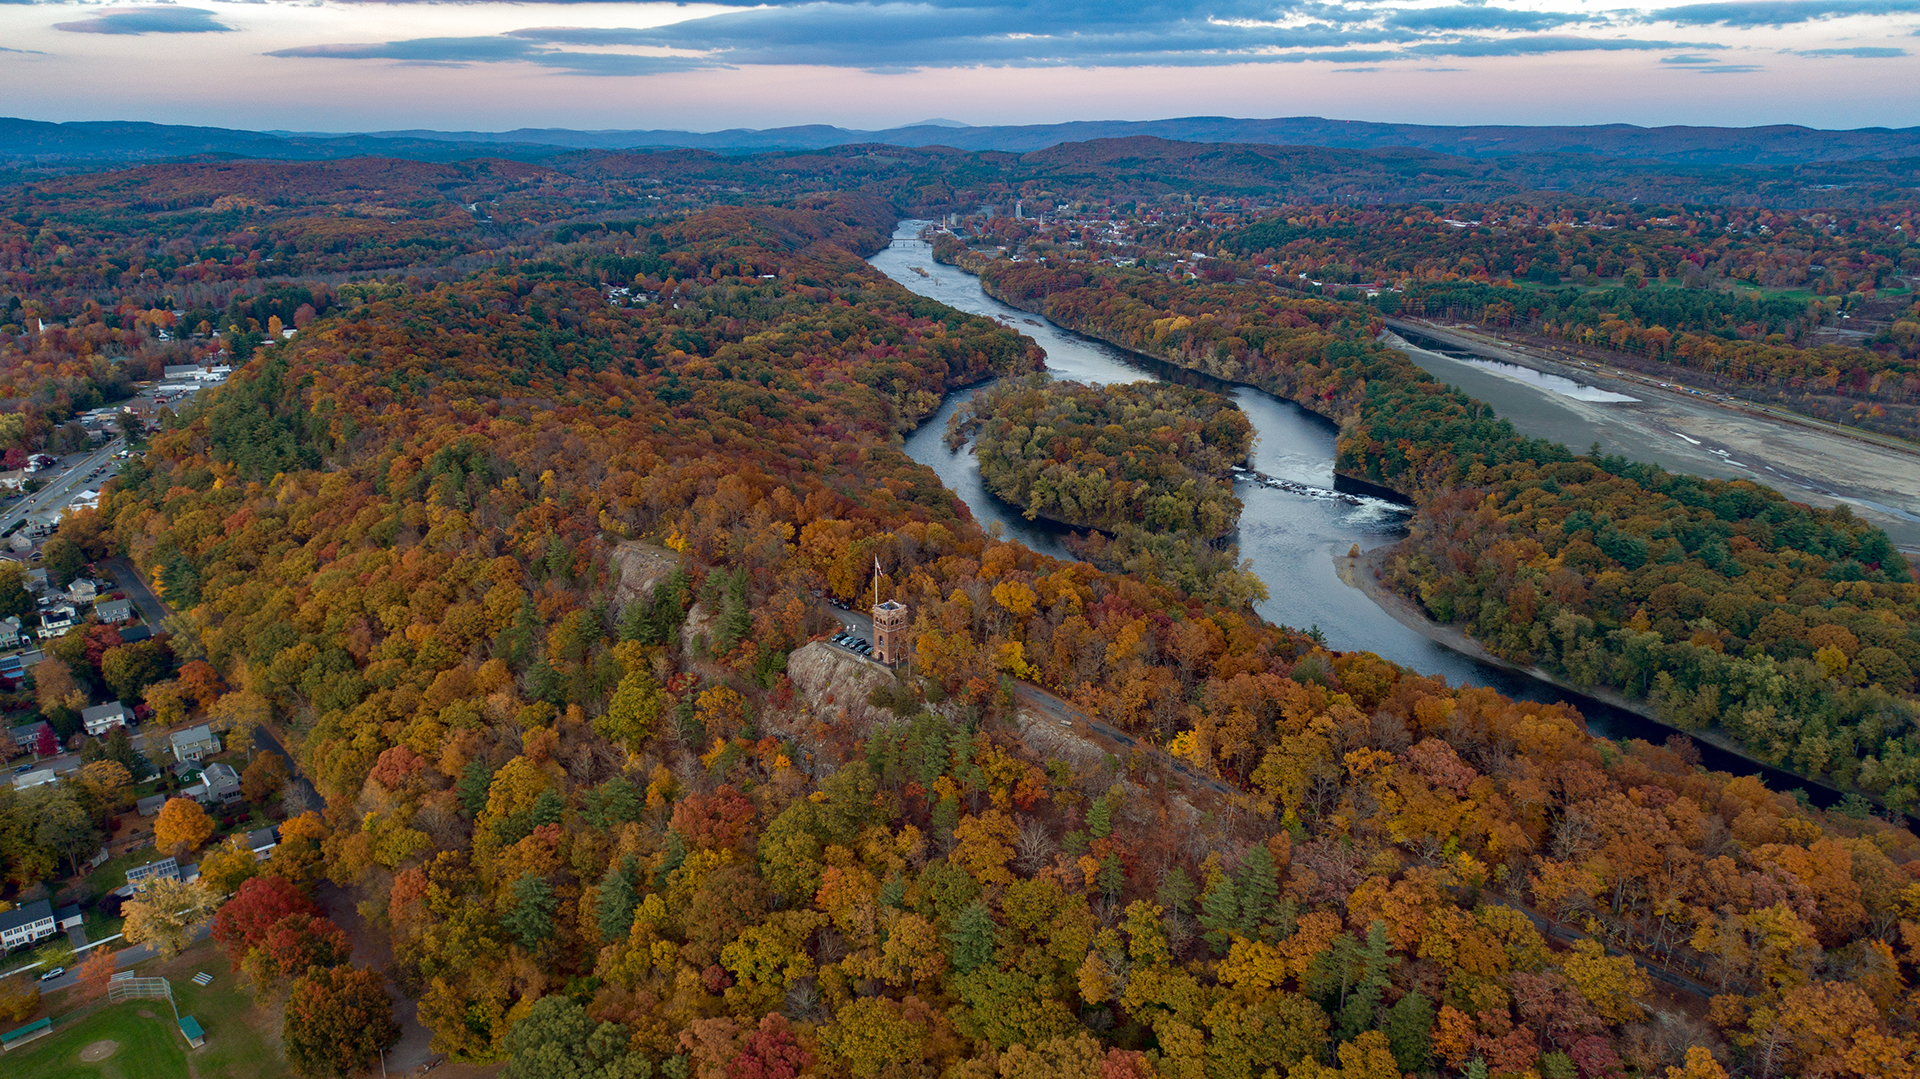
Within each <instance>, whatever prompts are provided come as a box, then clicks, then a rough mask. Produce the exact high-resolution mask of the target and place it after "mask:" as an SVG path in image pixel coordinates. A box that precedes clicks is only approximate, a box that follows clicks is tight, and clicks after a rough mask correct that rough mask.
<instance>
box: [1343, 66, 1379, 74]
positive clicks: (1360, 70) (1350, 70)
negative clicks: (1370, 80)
mask: <svg viewBox="0 0 1920 1079" xmlns="http://www.w3.org/2000/svg"><path fill="white" fill-rule="evenodd" d="M1378 70H1380V69H1379V68H1377V67H1336V68H1334V69H1333V73H1334V74H1335V75H1371V74H1373V73H1374V72H1376V71H1378Z"/></svg>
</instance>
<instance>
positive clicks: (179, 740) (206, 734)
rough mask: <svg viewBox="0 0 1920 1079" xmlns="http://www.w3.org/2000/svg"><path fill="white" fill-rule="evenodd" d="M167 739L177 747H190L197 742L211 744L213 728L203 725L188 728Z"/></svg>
mask: <svg viewBox="0 0 1920 1079" xmlns="http://www.w3.org/2000/svg"><path fill="white" fill-rule="evenodd" d="M167 739H168V741H171V742H172V743H173V744H174V745H176V746H190V745H193V744H194V743H196V742H211V741H213V728H211V727H209V726H207V725H206V724H205V723H202V724H200V725H199V726H198V727H188V728H187V729H186V730H184V731H174V732H173V733H172V734H170V735H168V736H167Z"/></svg>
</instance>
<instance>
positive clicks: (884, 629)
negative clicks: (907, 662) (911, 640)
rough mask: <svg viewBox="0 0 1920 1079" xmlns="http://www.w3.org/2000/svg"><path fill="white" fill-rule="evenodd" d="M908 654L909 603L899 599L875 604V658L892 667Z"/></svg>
mask: <svg viewBox="0 0 1920 1079" xmlns="http://www.w3.org/2000/svg"><path fill="white" fill-rule="evenodd" d="M906 655H907V605H906V604H904V603H901V602H899V601H897V600H891V599H890V600H888V601H886V602H885V603H876V604H874V605H873V658H875V659H877V660H879V661H880V662H882V663H884V664H886V665H887V666H889V667H892V666H894V665H896V664H898V663H899V662H900V661H901V660H903V659H905V658H906Z"/></svg>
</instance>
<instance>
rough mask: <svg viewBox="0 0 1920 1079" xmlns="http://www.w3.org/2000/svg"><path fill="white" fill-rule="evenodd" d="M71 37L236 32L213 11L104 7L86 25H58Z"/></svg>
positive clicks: (183, 8)
mask: <svg viewBox="0 0 1920 1079" xmlns="http://www.w3.org/2000/svg"><path fill="white" fill-rule="evenodd" d="M53 28H54V29H55V30H65V31H67V32H68V33H71V34H224V33H227V32H229V31H231V30H232V29H233V27H231V26H222V25H220V24H219V23H217V22H214V21H213V12H211V11H202V10H200V9H199V8H190V7H119V8H104V9H102V10H101V11H99V12H98V13H96V14H95V15H94V16H93V17H92V18H90V19H87V20H86V21H84V22H57V23H54V24H53Z"/></svg>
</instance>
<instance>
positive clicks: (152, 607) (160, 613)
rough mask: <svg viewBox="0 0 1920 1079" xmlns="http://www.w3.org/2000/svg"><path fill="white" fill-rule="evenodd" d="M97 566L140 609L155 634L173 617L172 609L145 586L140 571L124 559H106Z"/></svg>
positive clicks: (145, 581) (141, 614) (141, 615)
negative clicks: (111, 578) (110, 577)
mask: <svg viewBox="0 0 1920 1079" xmlns="http://www.w3.org/2000/svg"><path fill="white" fill-rule="evenodd" d="M98 565H99V567H100V568H101V569H103V570H106V571H107V573H108V574H110V575H111V576H112V577H113V580H114V583H115V584H118V585H119V586H120V590H121V591H123V592H125V593H126V594H127V598H128V599H130V600H132V601H133V605H134V606H135V607H138V608H140V617H141V618H143V619H145V620H146V623H147V625H149V626H152V627H153V629H154V631H155V632H158V631H159V629H160V627H161V626H163V625H165V624H166V621H167V619H169V618H172V617H173V609H172V608H171V607H168V606H167V605H166V604H165V603H162V602H161V601H160V597H159V596H156V595H154V594H153V589H152V588H149V587H148V586H147V580H146V578H144V577H142V576H140V571H139V570H136V569H134V568H133V563H131V562H129V561H127V560H126V559H124V558H108V559H105V560H103V561H101V562H99V563H98Z"/></svg>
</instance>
